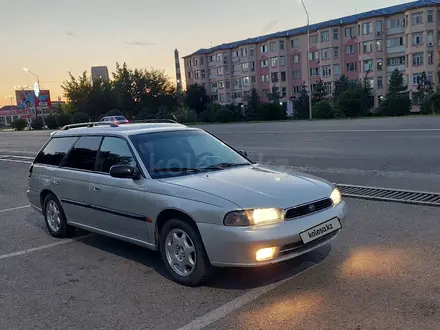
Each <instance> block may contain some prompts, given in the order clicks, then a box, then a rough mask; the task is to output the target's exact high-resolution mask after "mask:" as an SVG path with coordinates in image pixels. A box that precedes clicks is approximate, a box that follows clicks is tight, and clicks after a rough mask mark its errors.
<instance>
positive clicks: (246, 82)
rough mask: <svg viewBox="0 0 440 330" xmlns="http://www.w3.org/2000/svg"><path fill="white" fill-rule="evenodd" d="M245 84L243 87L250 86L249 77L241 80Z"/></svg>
mask: <svg viewBox="0 0 440 330" xmlns="http://www.w3.org/2000/svg"><path fill="white" fill-rule="evenodd" d="M241 79H242V82H243V86H246V87H247V86H249V77H243V78H241Z"/></svg>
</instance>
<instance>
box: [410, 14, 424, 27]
mask: <svg viewBox="0 0 440 330" xmlns="http://www.w3.org/2000/svg"><path fill="white" fill-rule="evenodd" d="M411 24H412V25H418V24H423V11H420V12H418V13H414V14H411Z"/></svg>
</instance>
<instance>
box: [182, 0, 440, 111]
mask: <svg viewBox="0 0 440 330" xmlns="http://www.w3.org/2000/svg"><path fill="white" fill-rule="evenodd" d="M307 46H308V42H307V27H300V28H296V29H292V30H288V31H282V32H278V33H273V34H269V35H265V36H261V37H256V38H250V39H246V40H242V41H237V42H232V43H228V44H223V45H219V46H216V47H212V48H210V49H200V50H198V51H196V52H195V53H193V54H191V55H187V56H185V57H184V68H185V75H186V84H187V86H189V85H192V84H195V83H197V84H199V85H203V86H205V88H206V90H207V93H208V94H209V95H210V97H211V99H212V100H213V101H216V102H219V103H221V104H228V103H232V102H235V103H244V104H246V99H247V97H248V96H249V95H250V91H251V90H252V88H256V90H257V91H258V93H259V95H260V97H261V98H262V99H263V100H264V99H265V98H266V97H267V95H268V93H269V92H270V91H271V89H272V87H273V86H276V87H278V88H279V92H280V94H281V96H282V100H283V102H285V103H287V104H288V106H289V105H290V106H291V102H292V100H293V99H294V98H295V97H296V96H297V95H298V93H299V91H300V88H301V85H302V84H303V83H306V84H307V83H308V81H309V79H310V83H311V84H312V89H313V86H314V85H315V84H316V82H317V81H318V80H319V78H321V79H322V80H323V81H324V83H325V84H326V86H328V90H329V91H331V90H332V89H333V88H334V84H333V83H334V81H336V80H337V79H338V78H339V77H340V76H341V74H345V75H346V76H347V77H348V79H350V80H353V81H359V80H360V79H364V78H366V79H367V80H368V81H369V83H370V85H371V87H372V89H373V95H374V99H372V100H371V104H372V105H373V104H374V106H375V107H377V106H379V104H380V102H381V100H382V99H383V97H384V96H385V95H386V92H387V85H388V80H389V76H390V74H391V72H392V71H393V70H394V69H396V68H397V69H398V70H400V71H401V72H403V74H404V77H405V79H406V82H407V84H408V86H409V89H411V90H413V91H415V90H416V88H417V84H418V82H419V79H420V75H421V73H422V72H423V71H425V72H426V74H427V75H428V78H429V79H430V80H431V81H432V82H434V83H435V84H437V83H438V79H439V77H438V74H437V71H438V63H439V50H440V48H439V47H440V0H421V1H415V2H410V3H405V4H401V5H397V6H392V7H387V8H382V9H377V10H372V11H369V12H365V13H360V14H356V15H352V16H347V17H342V18H338V19H333V20H330V21H327V22H322V23H317V24H313V25H310V56H309V58H308V59H307V53H308V52H307ZM307 61H309V70H308V71H307Z"/></svg>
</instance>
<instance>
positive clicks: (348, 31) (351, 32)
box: [344, 27, 356, 38]
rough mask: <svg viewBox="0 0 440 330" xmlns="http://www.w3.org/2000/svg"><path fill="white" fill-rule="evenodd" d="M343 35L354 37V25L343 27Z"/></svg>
mask: <svg viewBox="0 0 440 330" xmlns="http://www.w3.org/2000/svg"><path fill="white" fill-rule="evenodd" d="M344 36H345V38H350V37H356V28H355V27H349V28H345V29H344Z"/></svg>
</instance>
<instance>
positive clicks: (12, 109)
mask: <svg viewBox="0 0 440 330" xmlns="http://www.w3.org/2000/svg"><path fill="white" fill-rule="evenodd" d="M6 98H7V99H9V100H10V101H11V123H12V121H13V119H14V105H13V102H12V100H13V99H15V97H13V96H12V95H8V96H6Z"/></svg>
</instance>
